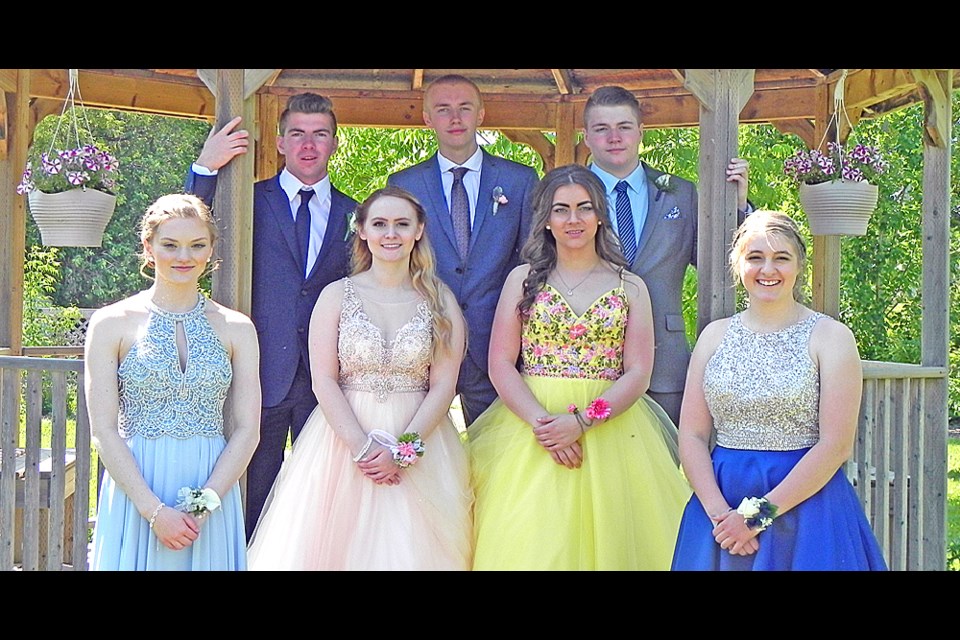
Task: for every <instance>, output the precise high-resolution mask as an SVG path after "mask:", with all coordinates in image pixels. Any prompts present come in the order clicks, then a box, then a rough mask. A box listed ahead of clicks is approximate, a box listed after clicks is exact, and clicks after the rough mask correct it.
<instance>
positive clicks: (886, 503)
mask: <svg viewBox="0 0 960 640" xmlns="http://www.w3.org/2000/svg"><path fill="white" fill-rule="evenodd" d="M863 368H864V376H863V377H864V381H863V399H862V402H861V410H860V426H859V429H858V432H857V443H856V447H855V451H854V455H853V456H852V458H851V459H850V461H849V462H848V463H847V465H846V473H847V477H848V478H849V479H850V481H851V482H852V483H853V485H854V487H855V488H856V491H857V493H858V495H859V496H860V498H861V501H862V503H863V506H864V509H865V511H866V513H867V517H868V518H869V520H870V523H871V526H872V527H873V529H874V531H875V533H876V534H877V537H878V539H879V540H880V544H881V546H882V547H883V551H884V556H885V557H886V559H887V562H888V563H889V565H890V568H891V569H894V570H929V569H937V570H942V569H945V568H946V543H945V540H946V538H945V536H946V474H947V466H946V430H947V426H946V422H945V420H941V419H939V417H938V416H945V406H946V405H945V395H943V393H944V391H943V390H944V389H945V383H946V376H947V372H946V370H945V369H944V368H942V367H921V366H918V365H909V364H896V363H884V362H864V365H863ZM82 390H83V361H82V360H80V359H60V358H36V357H14V356H0V416H2V428H0V448H2V456H3V457H2V463H0V465H2V466H0V570H7V569H11V568H15V567H16V568H21V569H23V570H37V569H40V570H43V569H46V570H60V569H72V570H86V569H87V549H88V545H87V540H88V535H89V533H90V525H89V518H88V516H89V505H90V490H89V487H90V478H91V473H96V471H93V470H91V466H92V465H91V448H90V435H89V434H90V431H89V422H88V418H87V412H86V406H85V403H84V399H83V393H82ZM74 397H75V398H76V409H75V412H73V414H71V413H69V412H68V407H69V406H70V404H71V403H70V402H68V399H72V398H74ZM937 403H941V404H942V405H943V406H942V407H939V410H937V411H929V410H928V409H930V408H931V406H935V405H937ZM45 406H46V407H47V408H46V409H45V408H44V407H45ZM21 407H23V411H22V414H23V418H24V422H25V429H24V436H23V437H22V438H21V436H20V435H19V433H20V427H19V425H20V417H21V409H20V408H21ZM71 418H73V419H75V420H76V430H75V433H76V435H75V438H74V441H73V442H67V441H66V432H67V420H68V419H71ZM44 424H49V425H50V436H49V442H48V443H47V442H44V441H43V440H44V439H43V438H42V437H41V432H42V428H43V427H42V425H44ZM9 451H16V452H17V453H20V454H22V455H19V456H14V458H20V459H19V460H18V461H17V464H9V463H8V460H9V458H8V455H7V452H9ZM878 479H879V481H878Z"/></svg>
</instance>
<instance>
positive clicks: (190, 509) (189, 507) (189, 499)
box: [177, 487, 220, 518]
mask: <svg viewBox="0 0 960 640" xmlns="http://www.w3.org/2000/svg"><path fill="white" fill-rule="evenodd" d="M177 498H178V499H179V500H178V502H177V510H179V511H183V512H184V513H189V514H191V515H193V516H194V517H196V518H204V517H206V516H207V515H208V514H209V513H210V512H212V511H216V510H217V509H218V508H220V496H218V495H217V492H216V491H214V490H213V489H211V488H210V487H207V488H206V489H201V488H200V487H183V488H182V489H180V491H178V492H177Z"/></svg>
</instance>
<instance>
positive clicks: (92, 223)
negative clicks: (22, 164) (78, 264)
mask: <svg viewBox="0 0 960 640" xmlns="http://www.w3.org/2000/svg"><path fill="white" fill-rule="evenodd" d="M27 202H28V203H29V205H30V214H31V215H32V216H33V221H34V222H36V223H37V227H38V228H39V229H40V238H41V241H42V242H43V244H45V245H47V246H54V247H99V246H100V245H101V243H102V242H103V232H104V230H105V229H106V228H107V223H109V222H110V218H112V217H113V211H114V209H115V208H116V206H117V196H113V195H110V194H109V193H104V192H103V191H97V190H96V189H84V188H82V187H81V188H77V189H71V190H69V191H62V192H60V193H44V192H42V191H31V192H30V193H29V194H28V195H27Z"/></svg>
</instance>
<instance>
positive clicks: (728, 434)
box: [703, 313, 822, 451]
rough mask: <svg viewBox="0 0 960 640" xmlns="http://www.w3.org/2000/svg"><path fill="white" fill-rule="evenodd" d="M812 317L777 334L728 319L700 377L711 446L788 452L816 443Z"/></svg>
mask: <svg viewBox="0 0 960 640" xmlns="http://www.w3.org/2000/svg"><path fill="white" fill-rule="evenodd" d="M821 315H822V314H819V313H814V314H813V315H812V316H810V317H809V318H806V319H804V320H801V321H800V322H797V323H796V324H793V325H791V326H789V327H786V328H785V329H781V330H780V331H773V332H771V333H756V332H754V331H751V330H750V329H748V328H747V327H745V326H744V325H743V322H742V321H741V316H740V314H739V313H738V314H736V315H734V316H733V318H731V320H730V326H729V327H728V328H727V331H726V333H725V334H724V336H723V340H722V341H721V342H720V346H719V347H717V351H716V352H715V353H714V354H713V356H712V357H711V358H710V360H709V361H708V362H707V366H706V368H705V370H704V374H703V392H704V396H705V398H706V401H707V406H708V407H709V409H710V413H711V414H712V415H713V420H714V427H715V428H716V430H717V444H719V445H720V446H723V447H728V448H731V449H757V450H765V451H789V450H793V449H802V448H804V447H810V446H813V445H814V444H816V443H817V441H818V440H819V439H820V426H819V421H820V406H819V403H820V372H819V370H818V369H817V366H816V364H814V362H813V361H812V360H811V359H810V353H809V343H810V335H811V333H812V332H813V327H814V325H815V324H816V323H817V320H818V319H819V318H820V317H821Z"/></svg>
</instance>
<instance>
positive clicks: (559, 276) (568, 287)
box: [554, 262, 600, 296]
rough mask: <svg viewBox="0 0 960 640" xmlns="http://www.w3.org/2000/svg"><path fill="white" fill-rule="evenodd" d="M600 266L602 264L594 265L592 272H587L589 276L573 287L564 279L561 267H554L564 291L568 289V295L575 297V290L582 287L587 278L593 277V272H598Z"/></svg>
mask: <svg viewBox="0 0 960 640" xmlns="http://www.w3.org/2000/svg"><path fill="white" fill-rule="evenodd" d="M599 264H600V263H599V262H598V263H597V264H595V265H593V269H590V271H588V272H587V275H585V276H583V279H582V280H580V282H578V283H577V284H575V285H574V286H572V287H571V286H570V285H568V284H567V281H566V280H564V279H563V275H561V273H560V267H554V271H556V272H557V277H558V278H560V283H561V284H562V285H563V287H564V289H566V295H568V296H569V295H573V292H574V290H575V289H576V288H577V287H579V286H580V285H582V284H583V283H584V282H586V281H587V278H589V277H590V276H592V275H593V272H594V271H596V270H597V266H598V265H599Z"/></svg>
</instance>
